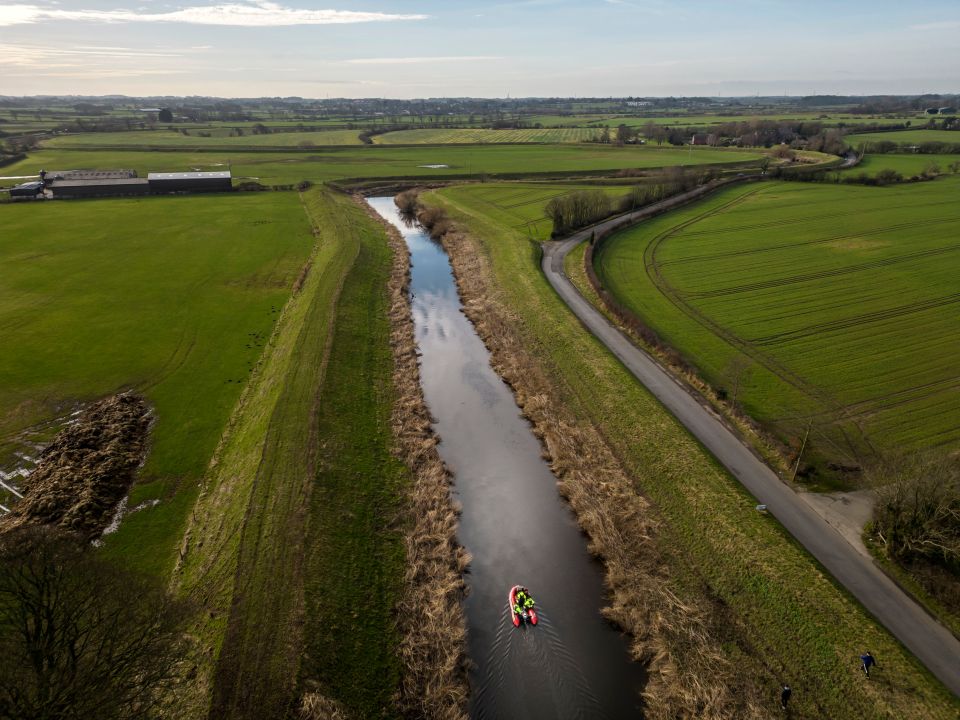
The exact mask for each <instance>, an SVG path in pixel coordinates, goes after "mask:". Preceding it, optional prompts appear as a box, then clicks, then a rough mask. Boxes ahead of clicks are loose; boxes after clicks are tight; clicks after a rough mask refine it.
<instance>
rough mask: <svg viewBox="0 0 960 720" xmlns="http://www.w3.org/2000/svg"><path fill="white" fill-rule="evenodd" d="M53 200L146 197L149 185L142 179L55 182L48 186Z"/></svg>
mask: <svg viewBox="0 0 960 720" xmlns="http://www.w3.org/2000/svg"><path fill="white" fill-rule="evenodd" d="M50 192H51V193H52V194H53V197H54V198H57V199H61V200H62V199H69V198H89V197H122V196H124V195H147V194H149V193H150V183H149V181H147V180H144V179H142V178H116V179H107V180H57V181H55V182H53V183H51V185H50Z"/></svg>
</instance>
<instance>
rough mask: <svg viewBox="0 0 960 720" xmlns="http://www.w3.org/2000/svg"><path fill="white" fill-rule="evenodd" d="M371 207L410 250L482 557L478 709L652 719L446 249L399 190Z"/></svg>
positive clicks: (473, 609) (440, 412) (453, 453)
mask: <svg viewBox="0 0 960 720" xmlns="http://www.w3.org/2000/svg"><path fill="white" fill-rule="evenodd" d="M369 202H370V204H371V205H372V206H373V208H374V209H375V210H376V211H377V212H378V213H379V214H380V215H381V216H383V217H384V218H386V219H387V220H388V221H389V222H391V223H393V224H394V225H396V226H397V227H398V228H399V229H400V231H401V232H402V233H403V236H404V239H405V240H406V242H407V245H408V246H409V248H410V253H411V260H412V264H413V268H412V278H411V286H410V287H411V294H412V306H413V319H414V323H415V328H416V340H417V344H418V346H419V349H420V352H421V358H420V374H421V382H422V384H423V391H424V396H425V397H426V401H427V405H428V406H429V408H430V411H431V413H432V414H433V417H434V419H435V424H434V429H435V430H436V432H437V434H438V436H439V437H440V445H439V451H440V455H441V457H442V458H443V460H444V461H445V462H446V463H447V465H449V467H450V469H451V470H452V471H453V473H454V490H453V492H454V496H455V498H456V499H457V500H459V501H460V503H461V504H462V505H463V515H462V516H461V519H460V526H459V530H458V538H459V540H460V542H461V543H462V544H463V545H464V546H465V547H466V548H467V550H468V551H469V552H470V554H471V555H472V556H473V561H472V563H471V564H470V569H469V573H468V575H467V585H468V589H469V592H468V595H467V599H466V603H465V609H466V616H467V629H468V654H469V657H470V660H471V664H472V669H471V672H470V684H471V698H472V702H471V715H472V717H474V718H478V719H483V720H499V719H501V718H502V719H503V720H512V719H514V718H526V719H529V720H538V719H540V718H543V719H544V720H547V719H550V720H554V719H566V718H569V719H574V718H581V719H583V720H587V719H591V720H592V719H593V718H610V719H611V720H616V719H618V718H632V717H640V716H641V711H640V695H639V693H640V690H641V689H642V687H643V682H644V674H643V669H642V668H641V667H640V666H639V665H637V664H635V663H631V662H630V661H629V658H628V655H627V644H626V641H625V639H624V638H623V637H622V635H621V634H620V633H619V632H617V631H616V630H614V629H613V628H612V627H611V626H610V625H609V624H608V623H606V622H605V621H604V620H603V618H602V617H601V616H600V608H601V606H602V604H603V601H604V600H603V587H602V580H601V568H600V566H599V564H598V563H597V562H595V561H594V560H593V559H592V558H591V557H590V556H589V554H588V553H587V549H586V539H585V537H584V536H583V534H582V533H581V532H580V529H579V528H578V526H577V524H576V522H575V521H574V518H573V515H572V513H571V512H570V510H569V508H568V507H567V505H566V504H565V502H564V501H563V500H562V499H561V498H560V495H559V493H558V491H557V485H556V479H555V478H554V476H553V474H552V473H551V472H550V469H549V467H548V466H547V464H546V463H545V462H544V461H543V459H542V458H541V455H540V453H541V447H540V443H539V441H538V440H537V439H536V437H535V436H534V435H533V433H532V431H531V428H530V425H529V423H528V422H527V421H526V420H525V419H524V418H523V417H522V416H521V414H520V411H519V409H518V408H517V405H516V403H515V401H514V398H513V395H512V394H511V392H510V389H509V388H508V387H507V386H506V385H505V384H504V382H503V381H502V380H501V379H500V378H499V377H498V376H497V375H496V373H494V371H493V370H492V369H491V367H490V356H489V354H488V352H487V349H486V347H485V346H484V345H483V342H482V341H481V340H480V338H479V337H478V336H477V334H476V331H475V330H474V328H473V325H472V324H471V323H470V322H469V320H467V318H466V317H465V316H464V315H463V313H462V310H461V304H460V299H459V297H458V295H457V289H456V285H455V282H454V279H453V274H452V271H451V269H450V263H449V261H448V259H447V255H446V253H445V252H444V251H443V249H442V248H441V247H440V246H439V244H437V243H436V242H434V241H433V240H431V239H430V238H429V237H428V236H427V235H426V234H425V233H424V232H423V231H422V229H421V228H419V227H418V226H410V225H407V224H406V223H404V222H403V220H402V219H401V217H400V214H399V211H398V210H397V208H396V207H395V205H394V203H393V199H392V198H389V197H387V198H383V197H381V198H370V199H369ZM518 583H520V584H524V585H526V586H527V587H528V588H529V589H530V591H531V593H532V595H533V597H534V598H535V599H536V601H537V606H538V610H539V613H540V624H539V625H537V626H536V627H520V628H514V626H513V623H512V622H511V618H510V611H509V608H508V606H507V593H508V591H509V590H510V587H511V586H512V585H514V584H518Z"/></svg>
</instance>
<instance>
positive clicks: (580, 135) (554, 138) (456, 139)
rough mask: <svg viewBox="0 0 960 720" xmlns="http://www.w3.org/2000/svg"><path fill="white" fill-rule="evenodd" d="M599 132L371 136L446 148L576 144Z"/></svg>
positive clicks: (555, 130)
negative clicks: (453, 146)
mask: <svg viewBox="0 0 960 720" xmlns="http://www.w3.org/2000/svg"><path fill="white" fill-rule="evenodd" d="M599 133H600V131H599V130H594V129H592V128H575V127H566V128H541V129H536V128H529V129H525V130H510V129H507V130H481V129H469V128H468V129H459V130H458V129H449V130H397V131H396V132H389V133H385V134H383V135H375V136H374V138H373V140H374V142H376V143H378V144H381V145H448V144H451V143H490V144H496V143H580V142H588V141H590V140H593V139H594V138H596V137H597V136H598V135H599Z"/></svg>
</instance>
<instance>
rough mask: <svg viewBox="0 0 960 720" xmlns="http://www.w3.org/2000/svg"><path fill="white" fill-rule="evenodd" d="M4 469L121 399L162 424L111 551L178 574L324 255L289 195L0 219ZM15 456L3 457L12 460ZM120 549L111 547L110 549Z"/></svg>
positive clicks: (25, 208) (85, 206) (105, 204)
mask: <svg viewBox="0 0 960 720" xmlns="http://www.w3.org/2000/svg"><path fill="white" fill-rule="evenodd" d="M0 217H2V221H3V226H4V232H3V233H0V266H2V267H3V273H2V275H3V279H2V284H0V328H2V332H3V347H4V352H2V353H0V377H3V382H2V383H0V461H6V462H9V461H11V460H12V457H11V455H12V452H13V451H14V450H16V449H18V448H17V445H18V443H17V437H18V435H20V433H21V432H22V431H23V430H24V429H26V428H29V427H31V426H34V425H36V424H37V423H40V422H43V421H50V420H54V419H56V418H62V417H63V416H64V415H67V414H69V413H70V412H71V411H72V410H73V409H74V407H75V406H76V404H78V403H81V402H85V401H89V400H93V399H98V398H100V397H102V396H103V395H105V394H108V393H112V392H116V391H118V390H120V389H123V388H134V389H136V390H139V391H140V392H143V393H144V394H145V395H146V396H147V398H148V400H149V401H150V403H151V405H152V406H153V408H154V411H155V414H156V424H155V426H154V429H153V432H152V434H151V445H152V449H151V452H150V456H149V459H148V461H147V464H146V466H145V467H144V469H143V471H142V472H141V475H140V478H141V480H140V483H141V484H140V485H138V486H137V487H136V488H134V491H133V493H132V495H131V498H130V507H134V506H136V505H138V504H139V503H142V502H146V501H152V500H159V501H160V504H159V505H157V506H156V507H152V508H150V509H147V510H142V511H140V512H138V513H136V514H134V515H132V516H131V517H130V519H129V521H126V522H124V524H123V525H122V526H121V528H120V531H119V532H118V533H116V534H115V535H113V536H111V542H110V543H109V544H108V545H109V546H113V545H116V546H122V547H123V548H124V549H125V551H128V558H129V561H130V563H131V564H133V565H135V566H137V567H140V568H141V569H156V570H158V571H159V570H161V569H162V568H168V567H169V565H170V563H172V561H173V558H174V555H175V552H174V548H175V546H176V543H177V540H178V538H179V535H180V532H181V530H182V524H183V522H184V521H185V519H186V515H187V512H188V510H189V508H190V506H191V504H192V500H193V499H194V498H195V497H196V487H197V480H198V479H199V478H200V477H201V475H202V474H203V472H204V470H205V468H206V466H207V463H208V461H209V459H210V456H211V453H212V452H213V449H214V447H215V445H216V443H217V440H218V438H219V437H220V434H221V432H222V430H223V427H224V424H225V423H226V421H227V418H228V417H229V415H230V412H231V410H232V409H233V406H234V404H235V403H236V400H237V397H238V396H239V395H240V391H241V389H242V388H243V386H244V384H245V383H246V381H247V377H248V374H249V373H250V371H251V368H252V367H253V366H254V365H255V363H256V362H257V359H258V358H259V356H260V353H261V351H262V347H263V345H264V343H265V341H266V339H267V337H269V335H270V332H271V329H272V328H273V325H274V322H275V320H276V318H277V316H278V313H279V310H280V308H281V307H283V304H284V302H285V301H286V299H287V297H288V296H289V294H290V291H291V287H292V285H293V282H294V280H295V279H296V278H297V276H298V275H299V273H300V271H301V268H302V267H303V264H304V262H305V261H306V258H307V256H308V254H309V251H310V248H311V247H312V245H313V237H312V235H311V232H310V226H309V223H308V222H307V218H306V216H305V214H304V212H303V210H302V209H301V207H300V203H299V199H298V197H297V195H296V194H294V193H282V194H281V193H269V194H268V193H261V194H248V195H240V194H237V195H230V196H226V195H216V196H211V195H208V196H203V197H201V196H192V197H190V196H187V197H163V198H143V199H124V200H97V201H88V202H83V201H75V202H51V203H26V204H19V205H4V206H2V207H0ZM3 451H6V452H3ZM108 549H109V548H108Z"/></svg>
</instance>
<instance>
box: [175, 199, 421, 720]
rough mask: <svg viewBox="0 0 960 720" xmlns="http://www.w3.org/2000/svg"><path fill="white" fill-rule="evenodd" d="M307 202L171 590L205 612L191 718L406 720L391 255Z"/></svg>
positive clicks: (199, 625)
mask: <svg viewBox="0 0 960 720" xmlns="http://www.w3.org/2000/svg"><path fill="white" fill-rule="evenodd" d="M305 202H306V207H307V211H308V214H309V216H310V218H311V220H312V222H313V225H314V227H315V229H316V234H317V244H316V247H315V250H314V254H313V256H312V259H311V267H310V271H309V273H308V274H306V276H305V280H304V281H303V284H302V287H301V288H300V290H299V292H298V293H297V294H296V295H295V296H294V297H293V298H292V299H291V301H290V302H289V303H288V305H287V306H286V307H285V309H284V312H283V316H282V318H281V320H280V323H279V325H278V329H277V332H276V333H275V335H274V336H273V337H272V338H271V341H270V343H269V346H268V348H267V350H266V351H265V355H264V360H263V363H262V365H261V368H260V370H259V371H258V373H257V375H256V376H255V377H254V378H253V380H252V381H251V383H250V385H249V386H248V388H247V389H246V391H245V394H244V397H243V399H242V400H241V403H240V405H239V406H238V408H237V410H236V412H235V414H234V417H233V422H232V425H231V427H230V430H229V431H228V433H227V434H226V435H225V437H224V440H223V443H222V445H221V447H220V449H219V451H218V455H217V460H216V462H215V463H214V465H213V466H212V468H211V471H210V474H209V476H208V477H207V479H206V481H205V486H204V490H203V494H202V496H201V499H200V501H199V502H198V504H197V508H196V510H195V512H194V520H193V523H192V524H191V527H190V528H189V531H188V535H187V540H186V541H185V545H184V549H183V561H182V563H181V565H180V568H179V572H178V575H177V585H178V587H179V588H180V589H181V591H182V592H185V593H187V594H188V595H189V596H191V597H192V598H194V600H195V601H197V602H198V603H200V605H201V607H202V608H203V613H202V616H199V617H198V618H197V622H196V625H195V628H194V633H195V635H196V637H197V638H198V653H197V657H196V658H195V661H194V662H195V663H196V666H197V671H196V675H197V679H196V680H194V681H193V682H191V683H190V685H189V688H187V687H185V689H184V698H183V703H182V704H183V705H184V706H185V707H187V708H193V709H194V711H199V710H200V708H203V707H205V706H206V705H208V704H209V706H210V708H211V710H210V711H211V712H212V713H213V715H215V716H216V717H218V718H219V717H224V718H253V717H257V718H263V717H276V718H281V717H286V716H287V714H288V713H289V712H291V711H292V710H293V708H294V706H295V705H296V703H297V702H298V698H299V697H300V696H302V695H304V694H318V695H320V696H323V697H325V698H328V699H332V700H333V701H335V702H336V703H338V704H339V705H340V706H341V707H343V708H346V709H347V710H348V711H350V714H351V716H354V717H396V716H397V712H398V711H397V709H396V705H395V702H396V692H397V689H398V686H399V681H400V673H401V664H400V659H399V657H398V655H397V646H398V638H397V635H396V630H395V617H394V608H395V606H396V604H397V601H398V596H399V592H400V588H401V583H402V577H403V571H404V560H405V555H404V551H403V545H402V538H403V536H402V531H403V524H402V523H398V515H399V513H400V508H401V505H402V502H403V497H404V488H405V486H406V484H407V482H408V481H409V474H408V473H407V471H406V469H405V468H404V466H403V465H402V464H401V463H400V462H399V461H398V460H396V459H395V458H394V457H393V456H392V454H391V448H392V443H393V439H392V434H391V430H390V423H389V418H390V413H391V410H392V407H393V401H394V391H393V385H392V382H391V373H392V371H393V358H392V354H391V352H390V346H389V331H390V326H389V320H388V317H387V314H386V312H385V308H386V306H387V294H386V280H387V278H388V277H389V273H390V267H391V257H392V256H391V253H390V250H389V248H388V247H387V245H386V242H385V239H384V235H383V232H382V230H381V228H380V227H379V226H378V225H377V224H375V223H374V222H372V221H371V220H370V219H369V218H367V217H366V215H365V214H364V213H363V211H362V210H360V209H359V208H358V207H357V206H356V205H355V204H354V203H353V202H352V201H351V200H350V199H349V198H347V197H344V196H339V195H333V194H330V193H328V192H326V191H320V190H315V191H311V192H310V193H308V194H307V195H306V196H305ZM203 648H208V650H206V651H204V650H203ZM211 651H212V652H211ZM187 716H189V714H188V715H187Z"/></svg>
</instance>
